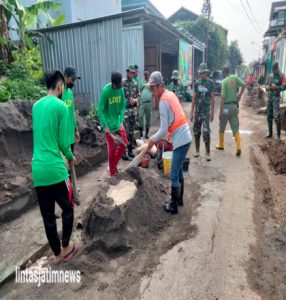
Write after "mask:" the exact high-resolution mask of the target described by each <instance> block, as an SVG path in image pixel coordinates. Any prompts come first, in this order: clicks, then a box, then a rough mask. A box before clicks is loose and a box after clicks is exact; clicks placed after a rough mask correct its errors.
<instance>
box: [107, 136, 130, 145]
mask: <svg viewBox="0 0 286 300" xmlns="http://www.w3.org/2000/svg"><path fill="white" fill-rule="evenodd" d="M110 136H111V137H112V138H113V139H114V141H116V142H118V143H120V144H122V145H123V146H124V147H127V144H126V143H125V142H124V141H123V138H122V137H121V136H120V135H118V134H113V133H110Z"/></svg>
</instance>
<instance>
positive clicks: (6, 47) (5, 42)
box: [0, 0, 13, 64]
mask: <svg viewBox="0 0 286 300" xmlns="http://www.w3.org/2000/svg"><path fill="white" fill-rule="evenodd" d="M0 61H3V62H4V64H7V63H11V62H12V61H13V57H12V51H11V47H10V36H9V27H8V20H7V16H6V10H5V7H4V5H3V3H2V1H1V0H0Z"/></svg>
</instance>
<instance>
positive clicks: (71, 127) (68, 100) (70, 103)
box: [62, 87, 76, 144]
mask: <svg viewBox="0 0 286 300" xmlns="http://www.w3.org/2000/svg"><path fill="white" fill-rule="evenodd" d="M62 100H63V101H64V103H65V104H66V105H67V107H68V111H69V118H68V119H69V121H68V139H69V142H70V144H74V136H75V129H76V117H75V111H74V97H73V93H72V91H71V89H69V88H66V87H65V89H64V93H63V96H62Z"/></svg>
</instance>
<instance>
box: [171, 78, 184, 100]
mask: <svg viewBox="0 0 286 300" xmlns="http://www.w3.org/2000/svg"><path fill="white" fill-rule="evenodd" d="M168 90H169V91H171V92H174V93H175V94H176V96H177V97H178V98H179V100H180V101H182V100H183V98H184V89H183V86H182V85H181V84H180V83H179V82H178V84H174V83H173V82H172V83H170V84H169V85H168Z"/></svg>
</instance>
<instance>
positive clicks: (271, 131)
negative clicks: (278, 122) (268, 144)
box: [265, 121, 273, 139]
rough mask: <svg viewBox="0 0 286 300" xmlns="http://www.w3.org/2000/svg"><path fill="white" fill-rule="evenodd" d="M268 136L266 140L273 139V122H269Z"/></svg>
mask: <svg viewBox="0 0 286 300" xmlns="http://www.w3.org/2000/svg"><path fill="white" fill-rule="evenodd" d="M268 132H269V133H268V135H267V136H266V137H265V138H266V139H271V138H272V135H273V129H272V121H271V122H270V121H268Z"/></svg>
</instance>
